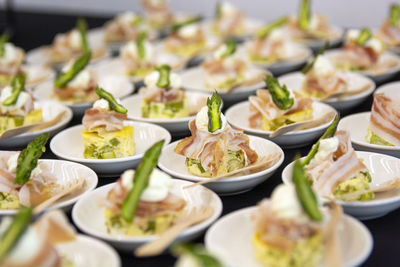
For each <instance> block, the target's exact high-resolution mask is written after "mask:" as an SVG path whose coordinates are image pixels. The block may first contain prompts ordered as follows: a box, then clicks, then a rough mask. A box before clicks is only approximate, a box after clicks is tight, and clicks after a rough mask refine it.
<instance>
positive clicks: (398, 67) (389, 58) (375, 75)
mask: <svg viewBox="0 0 400 267" xmlns="http://www.w3.org/2000/svg"><path fill="white" fill-rule="evenodd" d="M341 53H343V52H342V51H341V49H332V50H329V51H327V52H326V53H325V55H326V56H327V58H329V59H330V60H331V61H332V62H333V63H335V58H336V57H338V56H340V54H341ZM389 62H392V63H393V66H392V67H390V68H388V69H387V70H383V69H382V68H383V67H384V65H386V64H388V63H389ZM376 64H377V66H379V67H377V68H376V69H374V70H363V71H356V72H358V73H360V74H363V75H366V76H368V77H370V78H371V79H372V80H374V82H375V83H377V84H381V83H383V82H385V81H387V80H389V79H391V78H393V77H394V76H395V75H396V74H397V73H398V72H399V71H400V56H398V55H396V54H394V53H392V52H384V53H383V54H382V55H381V56H380V57H379V60H378V62H377V63H376Z"/></svg>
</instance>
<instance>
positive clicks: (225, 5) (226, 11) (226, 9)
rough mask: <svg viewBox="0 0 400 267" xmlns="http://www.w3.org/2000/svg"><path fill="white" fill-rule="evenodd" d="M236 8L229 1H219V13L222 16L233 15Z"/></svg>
mask: <svg viewBox="0 0 400 267" xmlns="http://www.w3.org/2000/svg"><path fill="white" fill-rule="evenodd" d="M237 11H238V10H237V8H236V7H235V6H234V5H232V4H231V3H229V2H222V3H221V13H222V15H224V16H229V15H233V14H235V13H236V12H237Z"/></svg>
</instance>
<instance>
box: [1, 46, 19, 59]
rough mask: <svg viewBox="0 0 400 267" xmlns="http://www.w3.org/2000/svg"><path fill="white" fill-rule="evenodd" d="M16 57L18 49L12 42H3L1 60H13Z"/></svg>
mask: <svg viewBox="0 0 400 267" xmlns="http://www.w3.org/2000/svg"><path fill="white" fill-rule="evenodd" d="M17 58H18V49H17V47H15V45H13V44H12V43H5V45H4V55H3V57H1V58H0V60H1V61H3V62H5V63H10V62H13V61H14V60H16V59H17Z"/></svg>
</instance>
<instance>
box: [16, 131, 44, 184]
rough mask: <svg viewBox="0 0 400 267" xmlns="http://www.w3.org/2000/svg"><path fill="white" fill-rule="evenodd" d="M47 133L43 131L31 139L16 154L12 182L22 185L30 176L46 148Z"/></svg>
mask: <svg viewBox="0 0 400 267" xmlns="http://www.w3.org/2000/svg"><path fill="white" fill-rule="evenodd" d="M47 140H49V134H48V133H45V134H42V135H39V136H38V137H36V138H35V139H33V140H32V141H31V142H30V143H29V144H28V146H27V147H26V148H25V149H24V150H22V151H21V153H20V154H19V156H18V163H17V174H16V177H15V180H14V184H19V185H24V184H25V183H26V182H27V181H28V180H29V178H30V177H31V173H32V170H33V169H34V168H36V166H37V164H38V159H39V158H40V157H41V156H42V154H43V152H44V151H45V150H46V143H47Z"/></svg>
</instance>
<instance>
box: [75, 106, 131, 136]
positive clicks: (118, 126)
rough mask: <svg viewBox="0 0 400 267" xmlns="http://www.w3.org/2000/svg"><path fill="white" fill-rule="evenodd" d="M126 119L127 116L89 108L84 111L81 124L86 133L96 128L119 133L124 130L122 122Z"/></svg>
mask: <svg viewBox="0 0 400 267" xmlns="http://www.w3.org/2000/svg"><path fill="white" fill-rule="evenodd" d="M127 117H128V115H127V114H121V113H118V112H115V111H104V110H100V109H96V108H91V109H88V110H86V111H85V115H84V116H83V119H82V123H83V126H84V127H85V129H86V130H87V131H92V130H94V129H96V128H104V129H105V130H106V131H108V132H111V131H119V130H122V128H124V120H126V119H127Z"/></svg>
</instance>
